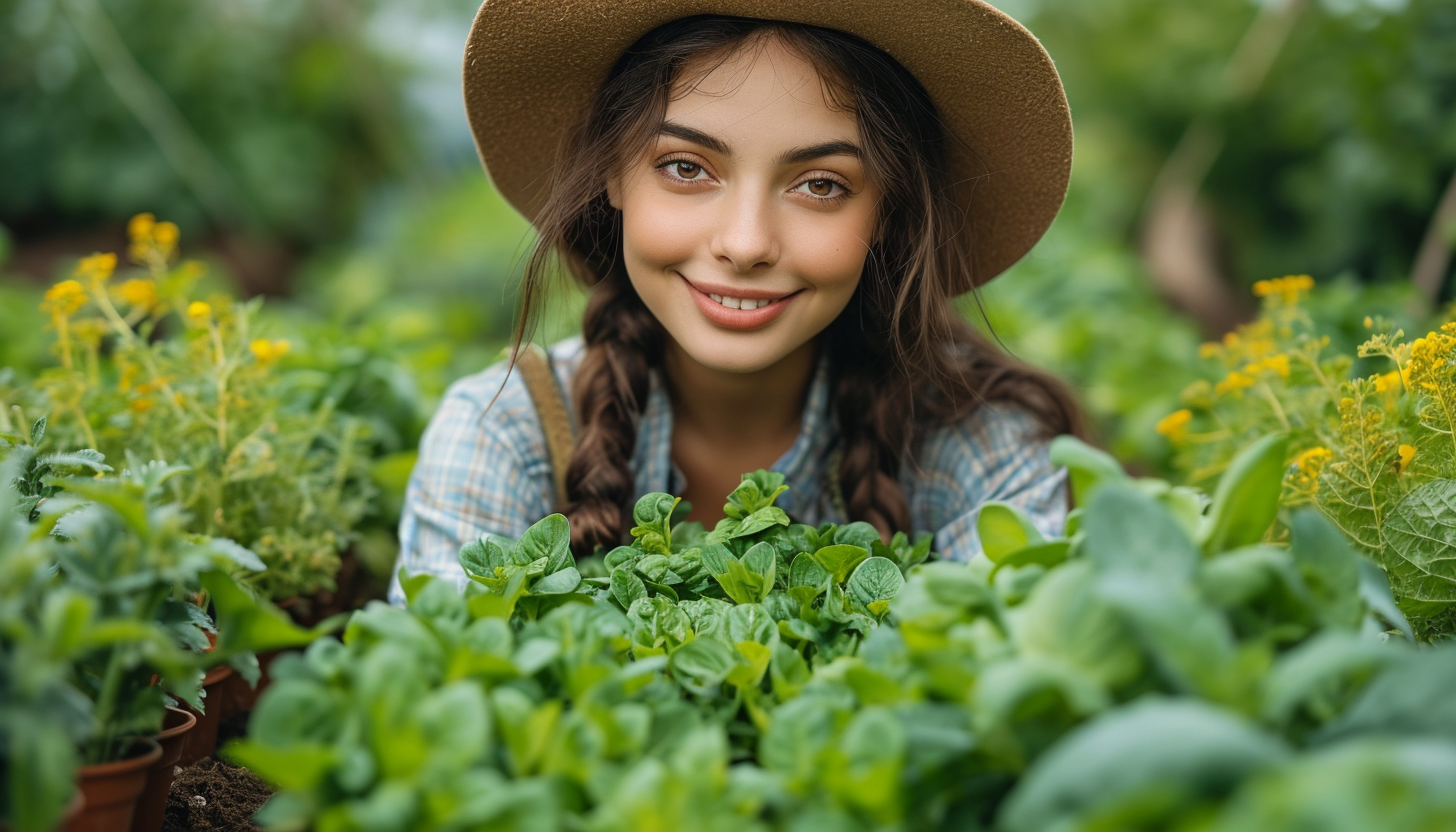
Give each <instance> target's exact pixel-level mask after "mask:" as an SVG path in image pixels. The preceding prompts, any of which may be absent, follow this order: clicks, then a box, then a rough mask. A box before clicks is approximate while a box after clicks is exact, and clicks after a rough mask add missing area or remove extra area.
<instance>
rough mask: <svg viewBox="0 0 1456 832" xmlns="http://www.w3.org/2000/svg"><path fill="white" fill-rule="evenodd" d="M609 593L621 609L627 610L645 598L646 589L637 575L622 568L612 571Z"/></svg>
mask: <svg viewBox="0 0 1456 832" xmlns="http://www.w3.org/2000/svg"><path fill="white" fill-rule="evenodd" d="M611 593H612V597H613V598H615V599H616V600H617V603H618V604H621V605H622V609H624V610H627V609H631V608H632V604H633V603H634V602H635V601H637V600H638V599H640V598H646V597H647V587H646V586H645V585H644V584H643V583H642V579H641V578H639V577H637V573H635V572H633V571H632V570H630V569H627V568H625V567H622V568H618V569H615V570H613V571H612V584H611Z"/></svg>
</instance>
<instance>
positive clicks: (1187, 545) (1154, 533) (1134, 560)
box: [1082, 484, 1262, 583]
mask: <svg viewBox="0 0 1456 832" xmlns="http://www.w3.org/2000/svg"><path fill="white" fill-rule="evenodd" d="M1082 528H1083V531H1084V532H1085V533H1086V538H1085V539H1084V540H1083V543H1082V552H1083V554H1084V555H1085V556H1086V557H1087V558H1088V559H1089V560H1091V561H1092V562H1093V563H1095V564H1096V565H1097V567H1098V568H1099V569H1100V570H1103V571H1108V572H1111V571H1127V572H1135V573H1137V574H1140V575H1147V576H1149V577H1153V578H1157V579H1159V580H1163V581H1169V582H1173V583H1178V582H1182V581H1186V580H1188V579H1189V578H1190V577H1191V576H1192V574H1193V570H1194V567H1195V566H1196V565H1197V563H1198V552H1197V550H1196V549H1194V547H1193V541H1191V540H1189V539H1188V535H1187V534H1186V533H1185V532H1184V531H1183V529H1182V527H1181V526H1179V525H1178V523H1177V521H1175V520H1174V519H1173V518H1172V517H1171V516H1170V515H1169V514H1168V510H1167V509H1165V508H1163V507H1162V506H1160V505H1158V503H1157V502H1156V501H1154V500H1153V499H1151V498H1149V497H1147V496H1145V495H1143V494H1140V493H1138V492H1137V491H1136V490H1135V489H1133V488H1131V487H1129V486H1126V485H1121V484H1110V485H1107V486H1104V487H1102V488H1099V489H1098V490H1097V494H1096V496H1094V497H1093V498H1092V502H1091V504H1089V505H1088V506H1087V513H1086V515H1085V519H1084V521H1083V525H1082ZM1261 533H1262V532H1261Z"/></svg>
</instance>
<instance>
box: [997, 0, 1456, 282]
mask: <svg viewBox="0 0 1456 832" xmlns="http://www.w3.org/2000/svg"><path fill="white" fill-rule="evenodd" d="M1279 2H1287V0H1262V2H1250V0H1207V2H1202V3H1196V4H1167V3H1159V2H1155V1H1154V0H1099V2H1095V3H1089V2H1084V1H1083V0H1019V1H1018V2H1014V3H1007V4H1006V8H1007V10H1008V11H1010V12H1012V13H1013V14H1015V15H1016V16H1017V17H1018V19H1019V20H1021V21H1022V22H1024V23H1026V24H1027V26H1028V27H1029V28H1030V29H1031V30H1032V31H1033V32H1035V33H1036V34H1037V36H1038V37H1039V38H1040V39H1041V40H1042V42H1043V44H1045V45H1046V47H1047V49H1048V51H1049V52H1050V53H1051V55H1052V56H1053V57H1054V58H1055V59H1056V61H1057V67H1058V69H1059V71H1060V72H1061V75H1062V79H1063V81H1064V83H1065V84H1066V87H1067V95H1068V98H1069V99H1070V101H1071V105H1072V112H1073V117H1074V120H1075V122H1076V127H1077V133H1078V143H1079V144H1078V152H1079V153H1080V152H1081V150H1082V144H1083V142H1084V140H1085V139H1086V138H1087V137H1089V136H1097V137H1100V138H1101V139H1104V140H1105V142H1106V144H1107V145H1108V146H1109V147H1111V148H1115V152H1116V154H1117V157H1118V160H1117V161H1118V164H1117V165H1116V167H1115V171H1116V177H1115V179H1112V180H1108V181H1107V182H1104V183H1102V184H1103V185H1104V186H1106V187H1111V188H1115V189H1117V190H1118V191H1120V194H1119V196H1118V197H1117V198H1116V199H1115V200H1114V204H1113V205H1112V208H1113V210H1114V211H1115V212H1116V216H1117V218H1118V219H1119V220H1120V221H1121V222H1122V225H1123V230H1124V233H1128V232H1130V231H1131V230H1132V225H1133V223H1134V222H1135V221H1136V220H1137V213H1138V211H1139V210H1140V207H1141V195H1142V194H1144V193H1146V191H1147V189H1148V187H1149V186H1150V184H1151V182H1152V179H1153V177H1154V175H1155V174H1156V173H1157V171H1158V168H1159V166H1160V165H1161V164H1162V161H1163V159H1164V158H1165V157H1166V156H1167V155H1168V154H1169V153H1170V152H1171V151H1172V149H1173V147H1174V146H1175V145H1176V144H1177V142H1178V140H1179V138H1180V137H1181V136H1182V134H1183V132H1184V130H1185V129H1186V128H1187V126H1188V125H1189V124H1190V123H1191V122H1193V121H1194V120H1196V119H1203V120H1206V121H1208V122H1209V123H1211V124H1212V125H1214V126H1215V127H1217V128H1220V129H1221V130H1222V131H1223V133H1224V136H1225V143H1224V146H1223V150H1222V152H1221V154H1220V155H1219V158H1218V160H1217V162H1216V163H1215V165H1214V167H1213V169H1212V170H1211V171H1210V173H1209V176H1208V178H1207V180H1206V181H1205V183H1204V186H1203V191H1202V195H1203V196H1205V197H1206V198H1208V199H1209V200H1211V202H1212V205H1213V209H1214V212H1215V214H1216V216H1217V221H1218V224H1219V226H1220V229H1221V231H1222V234H1223V240H1222V242H1223V243H1224V244H1225V246H1226V249H1227V255H1228V258H1229V261H1230V266H1231V267H1232V272H1233V274H1234V275H1235V276H1236V277H1237V278H1238V279H1239V280H1241V281H1242V282H1243V283H1244V284H1245V285H1249V284H1252V283H1253V282H1254V281H1256V280H1261V279H1265V278H1267V277H1270V276H1274V275H1280V274H1287V273H1291V272H1307V273H1311V274H1314V275H1315V276H1316V277H1328V276H1332V275H1334V274H1336V273H1339V272H1341V271H1346V270H1352V271H1354V272H1356V273H1358V274H1359V275H1361V276H1362V277H1364V278H1366V279H1384V280H1391V279H1402V278H1404V277H1405V276H1406V274H1407V272H1408V269H1409V268H1410V265H1411V262H1412V260H1413V258H1414V255H1415V250H1416V247H1417V246H1418V245H1419V242H1420V240H1421V237H1422V235H1424V233H1425V231H1426V227H1427V225H1428V224H1429V221H1430V217H1431V214H1432V213H1433V212H1434V210H1435V205H1436V202H1437V200H1438V199H1439V198H1440V195H1441V191H1442V189H1443V188H1444V187H1445V185H1446V182H1447V181H1448V180H1450V178H1451V176H1452V172H1453V170H1456V49H1452V48H1451V44H1452V43H1453V42H1456V3H1453V2H1452V0H1315V1H1314V2H1306V0H1297V2H1302V3H1303V11H1302V12H1301V13H1300V15H1299V17H1298V19H1297V20H1296V21H1295V24H1294V28H1293V30H1292V32H1291V34H1290V36H1289V40H1288V41H1287V42H1286V43H1285V45H1284V47H1283V49H1282V50H1281V52H1280V53H1279V55H1278V57H1277V59H1276V60H1275V62H1274V64H1273V67H1272V69H1271V71H1270V73H1269V75H1268V77H1267V78H1266V79H1265V80H1264V83H1263V85H1262V86H1261V87H1260V88H1259V90H1258V91H1257V92H1256V93H1255V94H1254V95H1253V96H1252V98H1251V99H1249V100H1248V101H1246V102H1242V101H1237V100H1236V98H1237V96H1236V95H1235V93H1234V91H1233V90H1232V89H1231V86H1232V85H1231V84H1230V83H1229V81H1228V78H1227V77H1226V76H1225V66H1226V65H1227V64H1228V63H1229V61H1230V58H1231V56H1233V55H1234V54H1235V50H1236V48H1237V47H1238V45H1239V42H1240V39H1241V38H1242V37H1243V35H1244V33H1245V31H1246V30H1247V29H1248V28H1249V27H1250V25H1251V23H1252V22H1253V21H1254V19H1255V17H1256V15H1257V14H1258V12H1259V7H1260V6H1262V5H1265V4H1274V3H1279Z"/></svg>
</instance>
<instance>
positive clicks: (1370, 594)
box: [1359, 558, 1415, 639]
mask: <svg viewBox="0 0 1456 832" xmlns="http://www.w3.org/2000/svg"><path fill="white" fill-rule="evenodd" d="M1359 567H1360V600H1362V601H1364V602H1365V604H1366V606H1368V607H1369V608H1370V611H1371V612H1373V613H1375V614H1376V615H1378V616H1380V617H1381V618H1383V619H1385V621H1386V623H1388V624H1389V625H1390V626H1392V627H1394V628H1396V629H1397V630H1399V631H1400V632H1402V633H1404V634H1405V637H1406V638H1409V639H1414V638H1415V636H1414V635H1413V634H1412V633H1411V625H1410V622H1409V621H1406V620H1405V615H1404V614H1402V613H1401V611H1400V607H1398V606H1396V604H1395V599H1394V598H1393V597H1391V594H1390V582H1389V581H1388V580H1386V577H1385V572H1383V571H1382V570H1381V569H1380V567H1378V566H1376V565H1375V564H1373V563H1371V562H1370V561H1368V560H1365V559H1364V558H1361V559H1360V563H1359Z"/></svg>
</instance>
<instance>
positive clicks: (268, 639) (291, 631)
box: [201, 571, 348, 661]
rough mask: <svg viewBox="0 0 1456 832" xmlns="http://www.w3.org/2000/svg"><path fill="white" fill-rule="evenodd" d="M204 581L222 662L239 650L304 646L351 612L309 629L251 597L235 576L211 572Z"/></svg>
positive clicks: (260, 600)
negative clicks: (214, 613)
mask: <svg viewBox="0 0 1456 832" xmlns="http://www.w3.org/2000/svg"><path fill="white" fill-rule="evenodd" d="M201 578H202V587H203V589H206V590H207V593H208V596H209V597H210V598H211V599H212V606H213V609H214V611H215V612H216V614H217V630H218V640H217V651H216V655H215V658H216V659H217V660H218V661H225V660H226V659H227V658H228V657H229V656H230V655H232V654H233V653H234V652H238V651H247V652H251V653H261V652H263V651H266V650H282V649H286V648H289V647H302V646H303V645H305V644H308V643H309V642H311V641H313V640H314V639H316V638H318V637H319V636H322V635H326V634H328V633H332V632H334V631H335V630H337V629H339V628H340V627H342V626H343V625H344V622H345V621H346V620H347V619H348V614H347V613H344V614H341V615H336V616H334V617H332V618H329V619H326V620H325V621H322V622H320V623H319V624H318V625H317V626H314V627H312V628H309V629H307V630H305V629H303V628H302V627H299V626H298V625H297V624H294V623H293V620H292V619H290V618H289V617H288V615H287V614H286V613H284V612H283V611H282V610H280V609H278V608H277V607H275V606H273V605H272V604H271V603H269V602H268V601H266V600H263V599H261V598H255V597H253V596H252V595H249V594H248V592H247V591H246V590H244V589H243V588H242V587H240V586H238V584H237V582H236V581H234V580H233V578H232V577H231V576H229V575H226V574H224V573H222V572H218V571H209V572H204V573H203V574H202V576H201Z"/></svg>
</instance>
